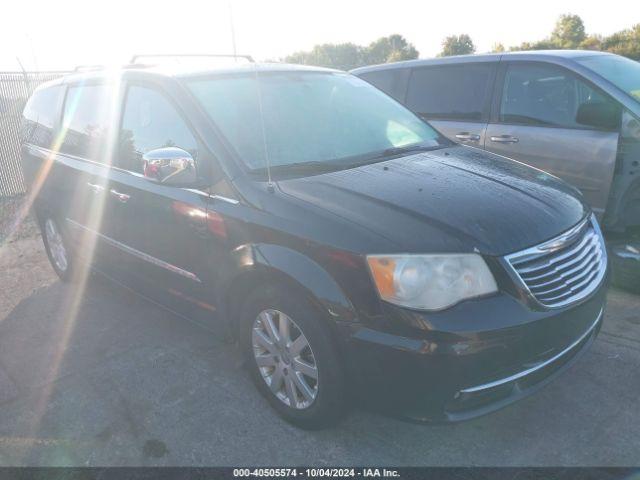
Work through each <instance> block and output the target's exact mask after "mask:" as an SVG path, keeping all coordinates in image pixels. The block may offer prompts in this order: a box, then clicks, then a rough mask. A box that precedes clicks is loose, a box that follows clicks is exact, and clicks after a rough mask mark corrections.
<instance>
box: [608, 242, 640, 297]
mask: <svg viewBox="0 0 640 480" xmlns="http://www.w3.org/2000/svg"><path fill="white" fill-rule="evenodd" d="M608 247H609V256H610V257H611V267H612V270H613V284H614V285H615V286H616V287H618V288H621V289H623V290H627V291H630V292H633V293H640V254H638V252H639V251H640V240H632V239H629V240H617V241H611V242H609V244H608Z"/></svg>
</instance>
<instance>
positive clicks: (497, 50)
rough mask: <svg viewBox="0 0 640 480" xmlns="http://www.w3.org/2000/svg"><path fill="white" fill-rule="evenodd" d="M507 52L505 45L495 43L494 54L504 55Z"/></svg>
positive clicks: (492, 49)
mask: <svg viewBox="0 0 640 480" xmlns="http://www.w3.org/2000/svg"><path fill="white" fill-rule="evenodd" d="M504 51H505V48H504V45H503V44H502V43H500V42H498V43H494V44H493V47H491V52H492V53H502V52H504Z"/></svg>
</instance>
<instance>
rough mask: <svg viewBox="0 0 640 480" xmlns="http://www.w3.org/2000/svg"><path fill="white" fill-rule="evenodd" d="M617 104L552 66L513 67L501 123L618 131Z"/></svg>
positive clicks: (505, 90)
mask: <svg viewBox="0 0 640 480" xmlns="http://www.w3.org/2000/svg"><path fill="white" fill-rule="evenodd" d="M620 115H621V109H620V108H619V106H618V105H617V103H616V102H615V101H614V100H612V99H610V98H609V97H608V96H606V95H604V94H602V93H601V92H599V91H598V90H596V89H594V88H592V87H591V86H590V85H588V84H587V83H585V82H583V81H582V80H580V79H579V78H578V77H577V76H575V75H573V74H572V73H570V72H568V71H566V70H564V69H563V68H560V67H556V66H553V65H534V64H523V65H518V64H512V65H509V67H508V68H507V71H506V75H505V79H504V86H503V91H502V99H501V101H500V115H499V119H500V122H501V123H515V124H525V125H538V126H551V127H564V128H599V129H604V130H611V129H616V128H617V126H618V125H619V123H620Z"/></svg>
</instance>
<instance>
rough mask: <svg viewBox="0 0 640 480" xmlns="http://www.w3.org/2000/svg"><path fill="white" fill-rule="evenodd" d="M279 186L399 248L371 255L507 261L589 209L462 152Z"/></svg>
mask: <svg viewBox="0 0 640 480" xmlns="http://www.w3.org/2000/svg"><path fill="white" fill-rule="evenodd" d="M278 185H279V187H280V189H281V190H282V192H283V193H285V194H288V195H291V196H293V197H296V198H297V199H299V200H303V201H305V202H309V203H312V204H314V205H315V206H317V207H320V208H323V209H325V210H328V211H330V212H332V213H334V214H335V215H338V216H340V217H342V218H343V219H345V220H347V221H349V222H350V223H353V224H354V225H357V226H358V227H364V228H366V229H367V230H368V231H370V232H372V234H377V235H379V236H381V237H384V238H385V239H386V240H387V241H388V245H389V247H388V250H392V251H386V252H363V253H401V252H402V253H437V252H473V251H476V252H480V253H483V254H486V255H494V256H498V255H505V254H508V253H512V252H515V251H518V250H522V249H524V248H527V247H530V246H532V245H536V244H538V243H541V242H543V241H544V240H548V239H550V238H552V237H554V236H556V235H558V234H559V233H561V232H563V231H564V230H567V229H569V228H570V227H572V226H573V225H575V224H576V223H577V222H578V221H580V220H581V219H582V218H584V217H585V215H587V214H588V211H589V210H588V207H587V206H586V205H585V204H584V203H583V202H582V200H581V198H580V194H579V192H578V191H577V190H576V189H575V188H573V187H570V186H569V185H568V184H566V183H564V182H562V181H561V180H559V179H558V178H556V177H553V176H551V175H548V174H546V173H543V172H542V171H540V170H537V169H534V168H531V167H527V166H526V165H523V164H521V163H518V162H515V161H513V160H509V159H506V158H504V157H501V156H498V155H494V154H491V153H488V152H483V151H480V150H476V149H472V148H468V147H461V146H456V147H451V148H446V149H442V150H436V151H433V152H425V153H418V154H414V155H409V156H406V157H401V158H396V159H393V160H388V161H385V162H380V163H375V164H371V165H365V166H361V167H357V168H352V169H348V170H341V171H336V172H330V173H325V174H321V175H316V176H311V177H305V178H295V179H288V180H282V181H279V182H278ZM344 234H346V233H344Z"/></svg>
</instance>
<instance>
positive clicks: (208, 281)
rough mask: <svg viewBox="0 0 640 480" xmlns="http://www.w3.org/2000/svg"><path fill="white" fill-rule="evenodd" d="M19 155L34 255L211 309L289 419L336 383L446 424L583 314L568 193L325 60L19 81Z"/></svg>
mask: <svg viewBox="0 0 640 480" xmlns="http://www.w3.org/2000/svg"><path fill="white" fill-rule="evenodd" d="M22 142H23V143H22V152H23V163H24V170H25V175H26V178H27V179H28V180H29V182H30V184H31V195H32V197H33V198H34V204H33V205H34V207H33V208H34V211H35V214H36V216H37V219H38V221H39V224H40V227H41V229H42V233H43V239H44V244H45V247H46V251H47V253H48V255H49V258H50V260H51V263H52V265H53V268H54V269H55V271H56V273H57V274H58V275H59V276H60V278H62V279H63V280H71V281H74V280H75V281H78V282H81V281H83V279H84V278H86V276H85V275H84V274H83V272H86V271H87V269H86V267H87V266H90V267H91V268H92V269H94V270H96V271H99V272H102V273H104V274H106V275H108V276H110V277H112V278H114V279H116V280H118V281H120V282H123V283H125V284H127V285H129V286H132V287H133V288H134V289H136V290H139V291H141V292H143V293H145V294H146V295H150V296H152V298H154V299H155V300H158V301H160V302H162V303H163V304H165V305H167V306H169V307H170V308H172V309H174V310H176V311H178V312H180V313H181V314H183V315H185V316H189V317H190V318H192V319H195V320H196V321H201V322H210V324H211V326H212V331H214V330H215V327H216V326H223V327H224V329H221V330H220V331H221V334H223V333H222V332H228V333H230V334H232V335H233V338H234V339H235V340H236V341H237V342H238V344H239V345H240V347H241V349H242V351H243V352H244V354H245V355H246V364H247V366H248V369H249V371H250V373H251V375H252V377H253V380H254V381H255V384H256V386H257V388H258V389H259V390H260V391H261V393H262V394H263V395H264V396H265V397H266V399H267V400H268V402H269V403H270V404H271V406H272V407H273V408H274V409H275V410H277V411H278V413H280V414H281V415H282V416H283V417H284V418H285V419H287V420H288V421H290V422H293V423H294V424H297V425H299V426H302V427H305V428H319V427H323V426H326V425H329V424H330V423H331V421H333V420H336V419H338V418H339V417H340V415H341V413H342V412H344V411H345V407H346V406H347V405H348V404H349V402H350V400H352V399H353V398H361V399H366V400H373V401H374V403H376V404H378V403H379V404H380V405H384V406H392V407H393V408H395V409H396V411H397V412H400V413H401V414H402V415H404V416H406V417H408V418H413V419H419V420H429V421H456V420H462V419H466V418H470V417H474V416H477V415H480V414H483V413H487V412H490V411H492V410H495V409H497V408H499V407H501V406H504V405H506V404H507V403H509V402H512V401H514V400H516V399H519V398H521V397H523V396H525V395H527V394H529V393H531V392H532V391H534V390H535V389H537V388H538V387H540V386H542V385H544V384H545V383H547V382H548V381H549V380H550V379H551V378H553V377H554V376H555V374H556V373H558V372H560V371H561V370H564V369H565V368H566V367H567V366H568V365H569V364H570V363H571V362H572V361H573V360H575V359H576V358H577V357H578V355H579V353H581V352H582V351H584V349H585V348H586V347H587V346H588V345H589V344H590V343H591V342H592V341H593V339H594V337H595V335H596V334H597V332H598V331H599V329H600V326H601V323H602V318H603V308H604V304H605V290H606V284H607V277H608V274H607V271H608V269H607V254H606V250H605V248H604V245H603V240H602V235H601V233H600V229H599V227H598V222H597V221H596V219H595V217H594V216H593V214H592V213H591V211H590V209H589V207H588V206H587V205H586V204H585V203H584V201H583V199H582V198H581V196H580V194H579V193H578V192H577V190H575V189H574V188H573V187H570V186H568V185H567V184H565V183H563V182H562V181H560V180H559V179H557V178H556V177H553V176H551V175H548V174H545V173H543V172H542V171H540V170H537V169H534V168H530V167H527V166H525V165H522V164H519V163H516V162H513V161H510V160H507V159H505V158H504V157H500V156H497V155H494V154H491V153H487V152H482V151H479V150H477V149H472V148H468V147H465V146H460V145H457V144H455V143H454V142H452V141H450V140H447V139H446V138H445V137H443V136H442V135H440V134H439V133H438V132H437V131H435V130H434V129H433V128H432V127H431V126H430V125H429V124H428V123H426V122H425V121H423V120H421V119H420V118H418V117H417V116H415V115H414V114H413V113H411V112H410V111H409V110H407V109H406V108H405V107H403V106H402V105H400V104H399V103H397V102H396V101H395V100H393V99H392V98H391V97H389V96H387V95H386V94H384V93H382V92H381V91H379V90H378V89H376V88H375V87H373V86H371V85H369V84H368V83H367V82H365V81H363V80H360V79H359V78H357V77H354V76H352V75H349V74H347V73H344V72H339V71H333V70H327V69H320V68H308V67H300V66H290V65H281V64H273V65H272V64H254V63H249V64H246V65H244V64H235V65H233V66H231V67H229V68H217V69H213V68H207V69H204V70H198V69H194V68H191V69H188V68H175V67H172V68H169V67H167V66H165V67H162V66H149V67H144V66H142V65H132V66H130V67H127V68H123V69H120V70H116V71H111V70H96V71H88V72H82V73H77V74H73V75H70V76H67V77H65V78H62V79H59V80H56V81H53V82H50V83H47V84H45V85H43V86H41V87H40V88H38V89H37V90H36V91H35V92H34V94H33V96H32V97H31V99H30V100H29V102H28V103H27V105H26V107H25V110H24V125H23V132H22Z"/></svg>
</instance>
